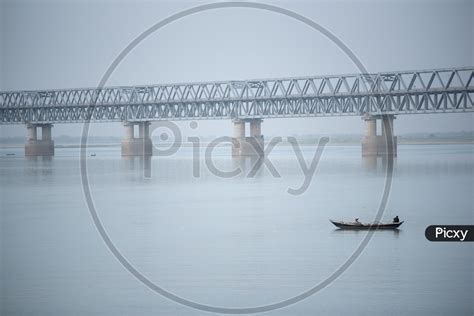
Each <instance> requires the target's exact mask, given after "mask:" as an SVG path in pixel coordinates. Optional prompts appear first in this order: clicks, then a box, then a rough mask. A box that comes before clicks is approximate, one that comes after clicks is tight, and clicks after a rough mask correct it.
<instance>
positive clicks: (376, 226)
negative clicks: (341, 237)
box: [330, 220, 403, 230]
mask: <svg viewBox="0 0 474 316" xmlns="http://www.w3.org/2000/svg"><path fill="white" fill-rule="evenodd" d="M330 222H331V223H333V225H334V226H336V227H337V228H340V229H357V230H363V229H397V228H398V227H400V225H401V224H403V221H401V222H398V223H389V224H362V223H360V224H357V223H345V222H337V221H333V220H330Z"/></svg>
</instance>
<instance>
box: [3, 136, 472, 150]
mask: <svg viewBox="0 0 474 316" xmlns="http://www.w3.org/2000/svg"><path fill="white" fill-rule="evenodd" d="M210 143H211V142H203V143H202V145H201V147H204V146H207V145H209V144H210ZM169 144H170V143H161V144H159V145H158V146H159V147H169ZM317 144H318V143H317V142H315V141H308V140H301V141H300V146H305V147H308V146H317ZM460 144H466V145H469V144H474V139H458V140H456V139H452V140H444V139H438V140H436V139H433V140H430V139H426V140H420V139H419V140H415V139H413V140H412V139H403V138H402V139H400V138H399V139H398V145H460ZM279 145H283V146H290V143H288V142H286V141H284V142H282V143H280V144H279ZM24 146H25V144H24V143H17V144H0V148H2V149H5V148H23V147H24ZM120 146H121V144H120V143H110V144H89V145H87V146H86V148H108V147H120ZM182 146H183V147H192V143H190V142H185V143H183V144H182ZM223 146H230V144H225V145H223ZM327 146H360V141H342V140H335V141H329V143H328V144H327ZM54 147H55V148H81V145H78V144H55V145H54Z"/></svg>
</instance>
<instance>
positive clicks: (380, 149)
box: [362, 115, 397, 157]
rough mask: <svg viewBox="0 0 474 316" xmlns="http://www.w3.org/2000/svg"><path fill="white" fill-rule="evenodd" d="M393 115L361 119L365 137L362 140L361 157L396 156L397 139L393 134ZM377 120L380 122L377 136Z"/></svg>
mask: <svg viewBox="0 0 474 316" xmlns="http://www.w3.org/2000/svg"><path fill="white" fill-rule="evenodd" d="M394 119H395V116H394V115H382V116H371V115H366V116H365V117H363V120H364V121H365V135H364V137H363V138H362V156H364V157H369V156H375V157H383V156H389V155H391V156H394V157H396V156H397V137H396V136H394V133H393V120H394ZM377 120H379V121H380V122H381V135H377Z"/></svg>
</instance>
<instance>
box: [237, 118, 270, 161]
mask: <svg viewBox="0 0 474 316" xmlns="http://www.w3.org/2000/svg"><path fill="white" fill-rule="evenodd" d="M246 122H249V125H250V136H249V137H246V136H245V124H246ZM233 123H234V137H233V139H232V156H263V154H264V138H263V135H262V120H261V119H246V120H240V119H237V120H234V121H233Z"/></svg>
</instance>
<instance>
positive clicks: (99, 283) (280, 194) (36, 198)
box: [0, 145, 474, 315]
mask: <svg viewBox="0 0 474 316" xmlns="http://www.w3.org/2000/svg"><path fill="white" fill-rule="evenodd" d="M229 151H230V149H229V148H217V149H216V151H215V155H214V160H213V161H214V163H215V165H216V167H218V168H219V169H220V170H225V171H229V170H234V169H237V170H241V173H240V174H238V175H237V176H234V177H231V178H222V177H218V176H216V175H214V174H212V173H211V172H210V171H209V170H208V168H206V164H205V163H204V162H203V160H202V159H201V160H200V163H199V164H198V165H199V173H200V175H199V176H196V175H193V172H194V174H196V173H197V165H196V164H193V159H192V149H191V148H182V149H180V150H179V151H178V152H177V153H176V154H174V155H173V156H170V157H153V159H152V160H151V162H149V163H147V162H145V163H144V162H143V161H142V160H141V159H139V158H135V159H122V158H120V148H93V149H89V150H88V157H87V169H88V173H87V174H88V180H89V188H90V192H91V194H92V201H93V203H94V206H95V208H96V210H97V214H98V216H99V218H100V220H101V222H102V224H103V226H104V228H105V230H106V232H107V234H108V236H109V237H110V239H111V241H112V242H113V244H114V245H115V246H116V247H117V249H118V250H119V251H120V252H121V254H122V255H123V256H124V257H125V258H126V260H127V261H128V262H129V263H130V264H131V265H132V266H133V267H134V268H135V269H136V270H137V271H139V272H140V273H141V274H142V275H144V276H145V277H146V278H148V280H150V281H151V282H153V283H155V284H156V285H158V286H160V287H162V288H163V289H165V290H167V291H169V292H172V293H174V294H176V295H178V296H180V297H182V298H185V299H187V300H191V301H194V302H197V303H200V304H206V305H212V306H219V307H234V308H245V307H255V306H261V305H267V304H272V303H276V302H279V301H283V300H286V299H288V298H291V297H294V296H296V295H298V294H301V293H303V292H305V291H307V290H308V289H310V288H312V287H314V286H316V285H317V284H319V283H320V282H322V281H324V280H325V279H326V278H328V277H329V276H331V275H332V274H333V273H334V272H335V271H336V270H337V269H338V268H339V267H340V266H341V265H343V264H344V263H345V262H346V260H347V259H348V258H349V257H350V256H351V255H352V254H353V253H354V251H355V249H356V248H357V247H358V245H359V244H360V243H361V241H362V240H363V239H364V237H365V236H366V232H362V231H359V232H357V231H339V230H337V229H335V227H334V226H332V224H331V223H330V222H329V221H328V219H330V218H332V219H344V220H352V219H354V218H355V217H359V218H360V220H361V221H371V220H372V219H373V218H374V217H375V214H376V211H377V208H378V205H379V203H380V200H381V197H382V193H383V186H384V182H385V178H386V176H385V171H384V170H385V169H384V166H385V165H384V162H383V161H382V160H381V159H380V158H379V161H377V162H374V161H364V160H362V159H361V157H360V147H359V146H327V147H326V148H325V149H324V151H323V154H322V157H321V160H320V162H319V164H318V167H317V171H316V174H315V176H314V178H313V179H312V181H311V184H310V185H309V187H308V188H307V190H306V191H305V192H304V193H302V194H300V195H292V194H289V193H288V189H289V188H292V189H295V188H298V187H300V186H301V184H302V183H303V180H304V175H303V173H302V171H301V169H300V167H299V164H298V160H297V158H296V156H295V155H294V153H293V151H292V148H291V147H289V146H277V147H276V148H275V149H274V150H273V151H272V153H271V154H270V156H269V159H270V161H271V163H272V165H273V166H274V167H275V170H277V172H278V173H279V175H280V176H275V174H272V172H270V171H269V169H268V168H267V165H265V164H264V165H262V166H261V167H260V168H259V169H258V170H257V172H256V174H255V176H253V177H248V173H249V172H250V170H251V168H252V163H253V162H254V161H250V160H245V159H241V160H239V159H232V158H231V157H230V155H229ZM92 152H93V153H95V154H96V155H95V156H94V157H92V156H90V154H91V153H92ZM314 152H315V147H310V146H307V147H304V149H303V154H304V157H305V158H306V160H307V161H308V163H309V161H310V160H311V159H312V158H313V155H314ZM7 153H15V156H7V155H6V154H7ZM473 153H474V145H399V155H398V158H397V159H396V161H395V167H394V175H393V179H392V188H391V190H390V193H389V199H388V203H387V208H386V210H385V213H384V214H383V216H382V219H383V220H391V218H392V217H394V216H395V215H398V216H399V217H400V218H401V219H402V220H405V223H404V224H403V225H402V226H401V229H400V230H398V231H377V232H375V234H374V235H373V237H372V239H371V240H370V242H369V243H368V245H367V247H365V248H364V250H363V251H362V253H361V254H360V256H359V257H358V258H357V259H356V260H355V261H354V262H353V263H352V264H351V265H350V266H349V267H348V269H347V270H346V271H345V272H344V273H342V274H341V275H340V276H338V278H336V280H335V281H334V282H331V283H330V284H329V285H328V286H327V287H325V288H324V289H323V290H321V291H318V292H317V293H316V294H314V295H312V296H310V297H309V298H307V299H305V300H303V301H301V302H299V303H296V304H293V305H290V306H287V307H285V308H282V309H278V310H275V311H271V312H268V313H267V314H268V315H310V314H312V315H315V314H322V315H326V314H332V315H345V314H351V315H367V314H368V313H373V314H377V315H380V314H389V315H392V314H394V315H447V314H452V315H472V314H473V312H474V307H473V303H472V301H473V300H472V298H473V297H474V295H473V294H474V291H473V273H474V272H473V271H474V268H473V262H474V261H473V259H474V251H473V250H474V248H473V244H472V243H433V242H429V241H427V240H426V239H425V237H424V230H425V228H426V227H427V226H428V225H432V224H473V223H474V221H473V197H472V196H473V193H474V191H473V180H474V177H473V175H474V174H473V171H474V168H473V167H474V166H473V164H474V160H473V158H474V155H473ZM22 155H23V149H21V148H19V149H1V150H0V156H1V158H0V182H1V187H0V188H1V191H0V193H1V231H0V240H1V270H0V284H1V314H2V315H28V314H34V315H119V314H123V315H209V314H208V313H206V312H203V311H198V310H195V309H191V308H189V307H186V306H183V305H179V304H177V303H175V302H173V301H171V300H168V299H166V298H164V297H163V296H160V295H158V294H157V293H155V292H153V291H152V290H150V289H149V288H148V287H147V286H145V285H144V284H143V283H141V282H140V281H138V280H137V279H136V278H135V277H134V276H133V275H132V274H131V273H130V272H129V271H128V270H127V269H125V268H124V267H123V266H122V265H121V263H120V262H119V261H118V260H117V259H116V258H115V257H114V255H113V254H112V252H111V251H110V250H109V249H108V248H107V247H106V244H105V243H104V241H103V240H102V239H101V236H100V234H99V233H98V230H97V229H96V227H95V225H94V222H93V220H92V217H91V214H90V213H89V210H88V208H87V204H86V199H85V198H84V188H83V186H82V182H81V172H80V164H79V158H78V157H79V150H78V149H66V148H64V149H61V148H59V149H56V156H55V157H54V158H52V159H51V158H49V159H48V158H35V159H27V158H25V157H23V156H22ZM201 156H202V155H201ZM375 163H377V165H375ZM144 165H145V166H149V167H150V168H151V169H150V171H149V172H148V173H144ZM193 168H194V169H193ZM144 175H146V177H144Z"/></svg>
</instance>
